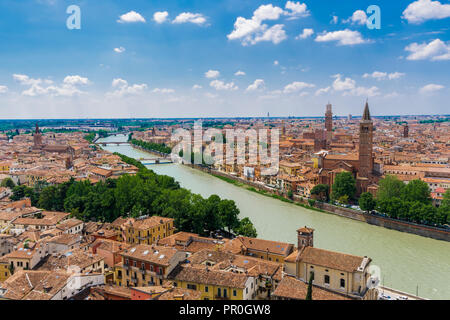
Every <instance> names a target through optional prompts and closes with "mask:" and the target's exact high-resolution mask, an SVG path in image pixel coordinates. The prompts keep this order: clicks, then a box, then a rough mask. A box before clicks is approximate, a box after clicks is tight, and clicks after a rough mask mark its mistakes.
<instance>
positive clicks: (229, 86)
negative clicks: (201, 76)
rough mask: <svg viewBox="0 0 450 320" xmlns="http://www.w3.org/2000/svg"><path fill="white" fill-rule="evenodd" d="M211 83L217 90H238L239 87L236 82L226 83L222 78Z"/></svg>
mask: <svg viewBox="0 0 450 320" xmlns="http://www.w3.org/2000/svg"><path fill="white" fill-rule="evenodd" d="M209 85H210V86H211V87H213V88H214V89H216V90H237V89H238V87H237V86H236V85H235V84H234V82H230V83H225V82H223V81H220V80H213V81H211V82H210V84H209Z"/></svg>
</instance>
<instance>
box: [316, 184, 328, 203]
mask: <svg viewBox="0 0 450 320" xmlns="http://www.w3.org/2000/svg"><path fill="white" fill-rule="evenodd" d="M311 195H312V196H314V198H315V199H316V200H319V201H322V202H328V201H329V200H330V186H329V185H327V184H318V185H316V186H314V188H312V189H311Z"/></svg>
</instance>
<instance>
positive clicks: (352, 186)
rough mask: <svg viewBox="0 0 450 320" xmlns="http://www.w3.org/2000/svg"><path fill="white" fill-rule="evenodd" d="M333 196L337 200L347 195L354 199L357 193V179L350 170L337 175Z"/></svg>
mask: <svg viewBox="0 0 450 320" xmlns="http://www.w3.org/2000/svg"><path fill="white" fill-rule="evenodd" d="M332 190H333V192H332V194H331V197H332V198H333V200H337V199H339V198H341V197H343V196H347V197H348V199H349V200H352V199H354V197H355V193H356V181H355V178H354V177H353V175H352V174H351V173H350V172H347V171H344V172H341V173H338V174H337V175H336V178H335V181H334V184H333V188H332Z"/></svg>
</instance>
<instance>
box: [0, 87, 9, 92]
mask: <svg viewBox="0 0 450 320" xmlns="http://www.w3.org/2000/svg"><path fill="white" fill-rule="evenodd" d="M6 92H8V87H7V86H0V93H6Z"/></svg>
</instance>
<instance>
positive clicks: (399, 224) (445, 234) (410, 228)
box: [184, 164, 450, 242]
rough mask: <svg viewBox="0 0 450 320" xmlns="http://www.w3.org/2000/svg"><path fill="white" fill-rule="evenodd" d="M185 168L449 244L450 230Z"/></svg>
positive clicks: (225, 175)
mask: <svg viewBox="0 0 450 320" xmlns="http://www.w3.org/2000/svg"><path fill="white" fill-rule="evenodd" d="M184 165H185V166H189V167H191V168H194V169H197V170H201V171H203V172H205V173H208V174H210V175H212V176H214V177H216V178H219V179H221V180H223V181H225V182H228V183H231V184H234V185H236V186H239V187H244V188H245V189H247V190H249V191H253V192H257V193H259V194H261V195H264V196H268V197H271V198H275V199H278V200H281V201H284V202H289V203H292V204H296V205H299V206H302V207H304V208H306V209H309V210H315V211H319V212H322V213H329V214H335V215H338V216H340V217H344V218H348V219H353V220H357V221H360V222H365V223H368V224H370V225H374V226H378V227H383V228H387V229H391V230H396V231H400V232H406V233H411V234H415V235H419V236H422V237H427V238H432V239H435V240H442V241H447V242H450V230H446V229H442V228H437V227H432V226H424V225H419V224H416V223H413V222H407V221H401V220H395V219H392V218H388V217H382V216H376V215H372V214H367V213H363V212H360V211H357V210H353V209H350V208H344V207H339V206H335V205H332V204H329V203H323V202H319V201H314V202H311V203H310V202H308V199H305V198H302V197H299V196H296V195H294V196H293V199H289V198H286V197H285V196H283V195H280V194H278V193H277V192H276V191H275V190H273V189H271V188H268V187H266V186H264V185H261V184H259V183H255V182H253V181H248V180H245V179H242V178H239V177H235V176H233V175H230V174H227V173H224V172H221V171H217V170H214V169H210V168H207V167H202V166H199V165H195V164H184Z"/></svg>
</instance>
